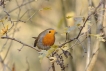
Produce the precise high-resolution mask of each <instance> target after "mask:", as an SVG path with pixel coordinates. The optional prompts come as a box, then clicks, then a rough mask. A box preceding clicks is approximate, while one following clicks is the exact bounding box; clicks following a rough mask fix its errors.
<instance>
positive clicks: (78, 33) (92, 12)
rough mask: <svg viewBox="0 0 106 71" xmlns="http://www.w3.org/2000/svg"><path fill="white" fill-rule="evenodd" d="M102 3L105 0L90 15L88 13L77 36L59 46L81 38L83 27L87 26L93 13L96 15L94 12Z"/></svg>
mask: <svg viewBox="0 0 106 71" xmlns="http://www.w3.org/2000/svg"><path fill="white" fill-rule="evenodd" d="M102 3H103V1H101V2H100V3H99V5H98V6H97V7H96V8H95V10H94V11H93V12H92V13H91V14H90V15H88V17H87V18H86V19H85V21H84V24H83V26H82V27H81V29H80V31H79V33H78V35H77V36H76V37H75V38H73V39H70V40H68V41H66V42H64V43H62V44H61V45H59V48H61V47H62V46H64V45H65V44H67V43H70V42H72V41H74V40H75V39H78V38H79V36H80V34H81V32H82V30H83V28H84V27H85V24H86V22H87V21H88V20H89V18H90V17H91V16H92V15H94V14H95V13H96V11H97V9H98V8H99V7H100V6H101V4H102Z"/></svg>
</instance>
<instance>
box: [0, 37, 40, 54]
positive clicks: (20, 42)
mask: <svg viewBox="0 0 106 71" xmlns="http://www.w3.org/2000/svg"><path fill="white" fill-rule="evenodd" d="M1 39H10V40H14V41H16V42H19V43H21V44H23V45H24V46H28V47H30V48H32V49H34V50H36V51H38V52H40V50H38V49H36V48H35V47H33V46H30V45H28V44H25V43H23V42H22V41H19V40H17V39H15V38H11V37H1Z"/></svg>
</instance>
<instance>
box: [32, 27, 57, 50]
mask: <svg viewBox="0 0 106 71" xmlns="http://www.w3.org/2000/svg"><path fill="white" fill-rule="evenodd" d="M55 34H56V31H55V30H54V29H52V28H49V29H46V30H44V31H42V32H41V33H40V34H39V35H38V37H33V38H35V39H36V40H35V42H34V47H36V46H37V47H38V48H39V49H43V50H48V49H49V48H50V46H52V45H53V44H54V42H55Z"/></svg>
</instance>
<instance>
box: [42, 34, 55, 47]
mask: <svg viewBox="0 0 106 71" xmlns="http://www.w3.org/2000/svg"><path fill="white" fill-rule="evenodd" d="M42 42H43V45H44V46H52V45H53V44H54V42H55V36H54V34H47V35H45V36H44V38H43V41H42Z"/></svg>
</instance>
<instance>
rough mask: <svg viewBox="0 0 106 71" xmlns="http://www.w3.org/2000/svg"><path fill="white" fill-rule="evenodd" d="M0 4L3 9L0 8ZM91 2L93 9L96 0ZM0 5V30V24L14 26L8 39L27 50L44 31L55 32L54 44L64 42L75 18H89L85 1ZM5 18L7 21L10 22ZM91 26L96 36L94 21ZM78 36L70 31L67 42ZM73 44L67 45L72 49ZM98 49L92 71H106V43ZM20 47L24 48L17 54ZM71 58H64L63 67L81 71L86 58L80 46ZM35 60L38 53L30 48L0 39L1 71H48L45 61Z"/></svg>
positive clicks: (10, 0) (26, 0) (7, 0)
mask: <svg viewBox="0 0 106 71" xmlns="http://www.w3.org/2000/svg"><path fill="white" fill-rule="evenodd" d="M2 1H4V4H5V5H2ZM92 2H93V5H94V7H96V6H97V5H98V3H99V0H92ZM0 4H1V6H0V20H2V22H1V21H0V30H1V29H3V24H4V26H7V25H8V28H10V27H11V26H12V24H14V26H13V27H12V29H11V30H10V31H9V32H8V35H9V36H10V37H14V38H16V39H18V40H19V41H22V42H23V43H26V44H28V45H30V46H33V44H34V39H33V38H32V37H34V36H38V34H39V33H40V32H42V31H43V30H45V29H47V28H54V29H55V30H57V32H58V33H59V34H57V35H56V42H55V44H57V45H59V44H60V43H63V42H65V40H66V36H65V34H64V32H65V31H66V29H67V26H70V27H71V26H74V25H75V21H74V17H87V15H88V0H1V1H0ZM6 12H7V13H8V14H9V15H7V13H6ZM6 17H7V18H9V17H10V18H11V21H12V22H11V21H10V20H8V19H6ZM2 23H3V24H2ZM93 23H94V26H93V27H92V30H93V31H92V32H93V33H95V32H96V29H95V26H96V25H95V21H93ZM78 32H79V30H78V29H77V28H75V29H74V30H71V31H70V33H69V38H74V37H75V36H77V34H78ZM4 36H5V35H4ZM83 38H84V37H82V38H81V39H83ZM94 42H95V38H92V43H91V44H92V45H93V44H94ZM74 43H75V42H72V43H70V44H67V45H68V46H71V45H72V44H74ZM86 44H87V42H86V39H85V40H84V42H82V45H83V46H84V47H85V48H86V46H87V45H86ZM100 46H101V48H100V51H99V55H98V58H97V61H96V63H95V66H94V70H93V71H106V43H101V45H100ZM21 47H23V48H22V49H21V51H19V49H20V48H21ZM71 54H72V56H73V58H65V64H69V65H68V68H67V70H66V71H84V70H85V64H86V54H84V50H83V49H82V46H81V45H76V46H75V47H74V48H73V50H72V51H71ZM38 56H39V54H38V52H37V51H35V50H34V49H32V48H30V47H27V46H23V45H22V44H20V43H18V42H15V41H11V40H7V39H0V60H1V59H4V65H2V62H1V63H0V71H3V70H4V71H10V70H9V69H13V68H15V70H14V71H47V69H48V68H49V66H50V63H49V61H48V59H47V58H44V59H43V61H42V62H41V63H40V61H39V58H38ZM55 65H56V71H61V69H60V67H59V65H57V64H55ZM7 67H8V68H7ZM28 69H29V70H28ZM50 71H52V69H51V70H50Z"/></svg>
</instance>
